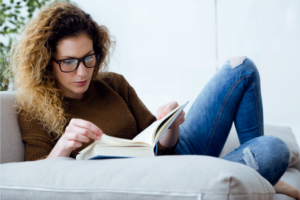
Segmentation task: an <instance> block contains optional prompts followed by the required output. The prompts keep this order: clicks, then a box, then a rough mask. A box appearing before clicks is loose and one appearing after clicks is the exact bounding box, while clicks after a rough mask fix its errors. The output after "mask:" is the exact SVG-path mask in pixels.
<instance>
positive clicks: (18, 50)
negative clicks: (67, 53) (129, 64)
mask: <svg viewBox="0 0 300 200" xmlns="http://www.w3.org/2000/svg"><path fill="white" fill-rule="evenodd" d="M82 33H86V34H87V35H88V36H89V37H90V38H91V39H92V40H93V48H94V51H95V53H102V57H101V61H100V64H99V65H98V66H96V67H95V69H94V73H93V75H92V80H95V79H97V78H99V76H100V74H101V73H104V71H105V70H106V69H107V66H108V63H109V59H110V51H109V50H110V49H111V48H113V47H114V45H115V41H114V40H113V39H112V38H113V37H112V36H111V35H110V33H109V31H108V30H107V28H106V27H105V26H99V25H98V24H97V23H96V22H95V21H94V20H93V19H92V18H91V16H90V15H89V14H86V13H85V12H84V11H83V10H81V9H80V8H78V7H77V6H75V5H73V4H70V3H56V4H53V5H52V6H50V7H44V8H42V9H41V10H40V12H39V14H38V15H37V17H35V18H34V19H32V20H31V21H30V22H29V23H28V24H27V25H26V26H25V27H24V29H23V31H22V32H21V34H20V36H21V37H20V39H19V40H18V41H16V42H15V43H14V44H13V46H12V48H11V51H10V60H11V62H10V66H9V69H10V71H11V72H12V73H13V75H14V84H15V85H14V86H15V88H16V89H17V92H16V100H17V110H18V113H19V114H20V112H22V111H25V112H22V113H26V117H27V116H28V118H32V119H38V120H39V121H40V122H41V124H42V125H43V126H44V128H45V129H46V130H47V131H48V133H49V134H51V135H54V136H56V138H57V137H59V136H61V135H62V134H63V131H64V130H63V128H64V126H65V125H66V123H67V122H68V120H70V119H69V116H68V115H67V114H66V113H65V108H66V105H64V103H63V93H62V90H60V89H59V88H58V87H57V84H56V79H55V77H54V75H53V73H52V71H53V66H52V62H51V57H52V54H53V53H54V52H55V51H56V45H57V43H58V41H59V40H61V39H63V38H65V37H70V36H71V37H76V36H78V35H79V34H82Z"/></svg>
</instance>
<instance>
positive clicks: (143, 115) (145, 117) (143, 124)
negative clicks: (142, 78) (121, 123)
mask: <svg viewBox="0 0 300 200" xmlns="http://www.w3.org/2000/svg"><path fill="white" fill-rule="evenodd" d="M118 80H119V81H120V86H121V87H122V89H120V90H119V94H120V95H121V96H122V97H123V99H124V100H125V101H126V103H127V105H128V107H129V109H130V110H131V112H132V114H133V115H134V117H135V120H136V122H137V126H138V132H139V133H140V132H142V131H143V130H144V129H146V128H147V127H148V126H150V125H151V124H152V123H153V122H155V121H156V120H157V119H156V117H155V116H154V115H153V114H152V113H151V112H150V111H149V110H148V108H147V107H146V106H145V105H144V103H143V102H142V101H141V100H140V98H139V97H138V95H137V94H136V92H135V90H134V88H133V87H132V86H131V85H130V84H129V83H128V82H127V81H126V79H125V78H124V77H123V76H122V75H120V74H118ZM178 142H179V139H178V140H177V142H176V144H175V145H174V146H173V147H170V148H167V147H164V146H162V145H161V144H160V143H159V142H158V151H157V155H177V152H176V147H177V144H178Z"/></svg>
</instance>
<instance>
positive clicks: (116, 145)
mask: <svg viewBox="0 0 300 200" xmlns="http://www.w3.org/2000/svg"><path fill="white" fill-rule="evenodd" d="M187 104H188V102H186V104H184V105H181V106H178V107H177V108H175V109H174V110H172V111H171V112H170V113H168V114H167V115H166V116H165V117H163V118H162V119H160V120H157V121H155V122H153V123H152V124H151V125H150V126H148V127H147V128H146V129H145V130H143V131H142V132H141V133H139V134H138V135H137V136H136V137H134V138H133V139H132V140H128V139H122V138H117V137H112V136H108V135H106V134H102V135H101V138H100V140H95V141H94V142H93V143H92V144H90V145H89V146H87V147H86V148H85V149H83V150H82V151H80V152H79V154H78V155H77V156H76V160H92V159H107V158H129V157H154V156H156V155H157V148H158V146H157V142H158V141H159V140H160V138H161V137H162V136H163V135H164V133H165V132H166V131H167V130H168V128H169V126H171V125H172V123H173V122H174V120H175V119H176V118H177V117H178V115H179V114H180V113H181V112H182V110H183V108H184V107H185V106H186V105H187Z"/></svg>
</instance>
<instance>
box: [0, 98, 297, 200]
mask: <svg viewBox="0 0 300 200" xmlns="http://www.w3.org/2000/svg"><path fill="white" fill-rule="evenodd" d="M0 94H1V152H0V162H1V164H0V173H1V179H0V189H1V192H0V195H1V196H0V199H1V200H2V199H3V200H14V199H22V200H34V199H37V200H42V199H49V200H50V199H51V200H53V199H55V200H60V199H62V200H68V199H72V200H74V199H75V200H77V199H147V200H150V199H172V200H173V199H194V200H200V199H201V200H203V199H204V200H208V199H221V200H222V199H232V200H239V199H251V200H259V199H262V200H271V199H276V200H279V199H280V200H288V199H289V200H291V199H292V198H290V197H288V196H286V195H283V194H275V191H274V188H273V186H272V185H271V184H270V183H269V182H268V181H267V180H265V179H264V178H263V177H261V176H260V175H259V174H258V173H257V172H256V171H255V170H253V169H252V168H250V167H248V166H245V165H242V164H239V163H234V162H230V161H226V160H223V159H219V158H214V157H209V156H195V155H194V156H192V155H191V156H158V157H154V158H131V159H111V160H84V161H77V160H74V159H73V158H67V157H58V158H51V159H45V160H40V161H28V162H24V145H23V143H22V139H21V134H20V130H19V126H18V121H17V114H16V113H15V108H13V105H15V97H14V95H15V93H14V92H0ZM265 135H275V136H277V137H280V138H281V139H283V140H284V141H285V142H286V143H287V145H288V146H289V148H290V151H291V157H290V165H289V168H288V170H287V171H286V172H285V174H284V176H283V177H282V180H284V181H286V182H288V183H290V184H291V185H294V186H296V187H297V188H298V189H300V161H299V146H298V145H297V143H296V140H295V136H294V135H293V133H292V131H291V129H290V128H288V127H280V126H272V125H265ZM237 146H239V142H238V138H237V135H236V132H235V129H234V128H233V129H232V130H231V133H230V135H229V137H228V140H227V142H226V144H225V146H224V148H223V151H222V153H221V155H220V157H222V156H224V155H226V154H227V153H229V152H230V151H232V150H234V149H235V148H236V147H237Z"/></svg>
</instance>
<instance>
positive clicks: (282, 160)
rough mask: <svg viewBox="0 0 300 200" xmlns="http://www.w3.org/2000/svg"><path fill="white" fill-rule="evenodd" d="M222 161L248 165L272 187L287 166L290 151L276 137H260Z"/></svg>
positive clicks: (245, 144) (240, 147) (237, 149)
mask: <svg viewBox="0 0 300 200" xmlns="http://www.w3.org/2000/svg"><path fill="white" fill-rule="evenodd" d="M222 159H225V160H229V161H233V162H238V163H241V164H244V165H248V166H249V167H251V168H253V169H255V170H256V171H257V172H258V173H259V174H260V175H261V176H262V177H264V178H265V179H267V180H268V181H269V182H270V183H271V184H272V185H273V186H274V185H275V184H276V183H277V182H278V181H279V179H280V178H281V176H282V175H283V174H284V172H285V171H286V169H287V167H288V165H289V160H290V150H289V148H288V146H287V145H286V143H284V142H283V141H282V140H281V139H279V138H278V137H275V136H271V135H269V136H261V137H257V138H254V139H252V140H250V141H248V142H246V143H244V144H243V145H241V146H239V147H238V148H236V149H235V150H233V151H232V152H230V153H229V154H227V155H226V156H224V157H223V158H222Z"/></svg>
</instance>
